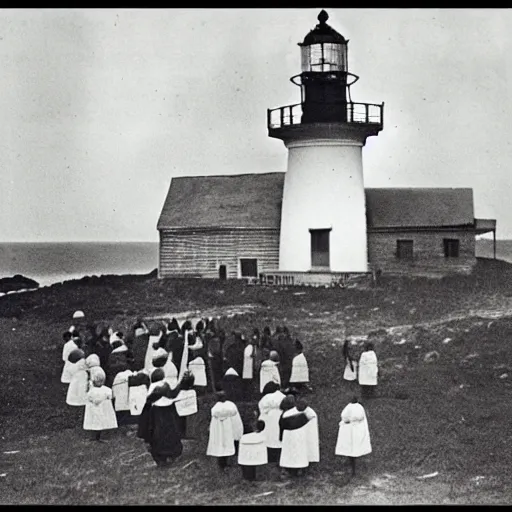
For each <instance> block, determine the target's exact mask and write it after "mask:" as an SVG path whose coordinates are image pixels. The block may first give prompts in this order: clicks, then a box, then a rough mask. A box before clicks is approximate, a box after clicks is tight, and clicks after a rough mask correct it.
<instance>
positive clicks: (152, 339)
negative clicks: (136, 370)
mask: <svg viewBox="0 0 512 512" xmlns="http://www.w3.org/2000/svg"><path fill="white" fill-rule="evenodd" d="M163 334H164V333H163V330H162V327H161V326H160V325H158V324H153V325H151V326H150V329H149V340H148V346H147V349H146V355H145V357H144V369H145V370H147V371H149V372H150V371H151V370H153V354H154V352H155V350H157V349H158V347H159V346H160V345H159V343H160V340H161V339H162V336H163ZM155 347H156V348H155Z"/></svg>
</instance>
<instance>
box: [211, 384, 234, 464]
mask: <svg viewBox="0 0 512 512" xmlns="http://www.w3.org/2000/svg"><path fill="white" fill-rule="evenodd" d="M217 400H218V401H217V403H216V404H215V405H214V406H213V407H212V410H211V416H212V417H211V421H210V432H209V438H208V446H207V448H206V455H208V456H210V457H216V458H217V462H218V464H219V468H220V469H221V470H224V469H225V468H226V466H227V465H228V457H231V456H232V455H235V453H236V448H235V440H236V439H237V438H238V440H240V438H241V437H242V434H243V424H242V420H241V418H240V414H239V412H238V409H237V407H236V405H235V404H234V403H233V402H231V401H229V400H227V399H226V393H224V391H219V392H218V393H217Z"/></svg>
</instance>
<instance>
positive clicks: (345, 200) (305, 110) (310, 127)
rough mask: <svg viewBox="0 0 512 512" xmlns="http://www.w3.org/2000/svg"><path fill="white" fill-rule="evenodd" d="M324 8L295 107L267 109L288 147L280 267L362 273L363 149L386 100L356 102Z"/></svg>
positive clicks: (271, 127) (305, 45)
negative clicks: (374, 102)
mask: <svg viewBox="0 0 512 512" xmlns="http://www.w3.org/2000/svg"><path fill="white" fill-rule="evenodd" d="M328 18H329V16H328V15H327V13H326V12H325V11H323V10H322V11H321V12H320V14H319V15H318V24H317V25H316V27H315V28H314V29H313V30H311V31H310V32H309V33H308V34H307V35H306V37H305V38H304V41H303V42H302V43H299V46H300V50H301V61H302V66H301V68H302V72H301V73H300V74H298V75H296V76H293V77H291V78H290V80H291V82H292V83H294V84H295V85H297V86H299V87H300V94H301V101H300V103H298V104H294V105H288V106H284V107H279V108H276V109H272V110H268V112H267V122H268V134H269V136H270V137H273V138H276V139H280V140H282V141H283V143H284V145H285V146H286V148H287V149H288V165H287V170H286V173H285V178H284V187H283V200H282V209H281V225H280V235H279V236H280V240H279V271H286V272H350V273H351V272H354V273H357V272H367V271H368V241H367V232H366V230H367V222H366V205H365V189H364V179H363V155H362V150H363V146H364V145H365V143H366V139H367V138H368V137H370V136H373V135H378V133H379V132H380V131H381V130H382V127H383V108H384V104H368V103H354V102H353V101H352V98H351V94H350V87H351V86H352V85H353V84H354V83H355V82H356V81H357V80H358V79H359V77H358V76H356V75H354V74H353V73H350V72H349V71H348V58H347V47H348V40H347V39H345V38H344V37H343V36H342V35H341V34H340V33H338V32H337V31H336V30H334V29H333V28H332V27H331V26H329V25H328V24H327V20H328Z"/></svg>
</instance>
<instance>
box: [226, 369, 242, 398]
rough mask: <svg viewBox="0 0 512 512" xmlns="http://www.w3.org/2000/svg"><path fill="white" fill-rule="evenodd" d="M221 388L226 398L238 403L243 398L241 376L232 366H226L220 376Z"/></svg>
mask: <svg viewBox="0 0 512 512" xmlns="http://www.w3.org/2000/svg"><path fill="white" fill-rule="evenodd" d="M222 390H223V391H224V392H225V394H226V398H227V400H230V401H231V402H234V403H235V404H239V403H240V402H243V399H244V389H243V383H242V378H241V377H240V375H239V374H238V372H237V371H236V370H235V369H234V368H228V370H227V371H226V373H225V374H224V377H223V378H222Z"/></svg>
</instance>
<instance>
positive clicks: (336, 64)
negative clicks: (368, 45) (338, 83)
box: [299, 11, 348, 73]
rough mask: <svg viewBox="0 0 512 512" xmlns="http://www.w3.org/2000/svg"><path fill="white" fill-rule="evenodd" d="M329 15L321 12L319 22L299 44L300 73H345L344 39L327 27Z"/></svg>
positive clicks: (345, 52) (345, 45) (345, 49)
mask: <svg viewBox="0 0 512 512" xmlns="http://www.w3.org/2000/svg"><path fill="white" fill-rule="evenodd" d="M328 19H329V15H328V14H327V13H326V12H325V11H321V12H320V14H319V15H318V21H319V22H320V23H319V24H318V25H317V26H316V27H315V28H314V29H313V30H311V31H310V32H309V34H308V35H307V36H306V37H305V38H304V42H302V43H299V46H300V47H301V57H302V72H303V73H309V72H329V71H338V72H339V71H341V72H347V70H348V66H347V43H348V41H347V40H345V38H344V37H343V36H342V35H341V34H339V33H338V32H336V30H334V29H333V28H332V27H330V26H329V25H327V23H326V22H327V20H328Z"/></svg>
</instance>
